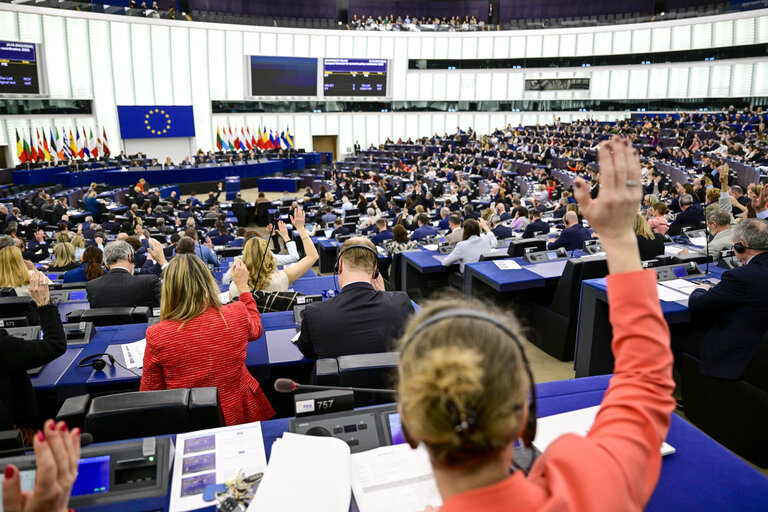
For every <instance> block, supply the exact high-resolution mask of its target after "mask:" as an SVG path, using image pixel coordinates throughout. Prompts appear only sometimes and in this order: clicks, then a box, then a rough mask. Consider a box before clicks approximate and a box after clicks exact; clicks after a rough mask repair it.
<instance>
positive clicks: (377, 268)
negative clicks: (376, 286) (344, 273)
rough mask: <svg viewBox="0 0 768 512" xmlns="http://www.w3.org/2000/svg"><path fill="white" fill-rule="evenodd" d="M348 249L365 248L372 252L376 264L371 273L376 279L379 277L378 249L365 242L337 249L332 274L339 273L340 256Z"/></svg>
mask: <svg viewBox="0 0 768 512" xmlns="http://www.w3.org/2000/svg"><path fill="white" fill-rule="evenodd" d="M350 249H365V250H367V251H371V252H372V253H373V255H374V257H375V261H376V264H375V268H376V271H375V272H374V273H373V278H374V279H378V278H379V251H377V250H376V249H374V248H372V247H369V246H367V245H365V244H354V245H350V246H348V247H345V248H343V249H342V250H341V251H339V255H338V256H337V257H336V264H335V265H334V266H333V273H334V274H338V273H339V262H340V261H341V257H342V256H343V255H344V253H345V252H347V251H348V250H350Z"/></svg>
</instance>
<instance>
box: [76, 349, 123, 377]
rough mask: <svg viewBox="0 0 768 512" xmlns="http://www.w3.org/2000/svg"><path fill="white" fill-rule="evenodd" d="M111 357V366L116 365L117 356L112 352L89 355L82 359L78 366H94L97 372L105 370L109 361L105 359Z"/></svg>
mask: <svg viewBox="0 0 768 512" xmlns="http://www.w3.org/2000/svg"><path fill="white" fill-rule="evenodd" d="M105 357H106V358H107V359H109V364H110V366H115V362H116V361H115V356H113V355H112V354H107V353H106V352H105V353H101V354H93V355H92V356H88V357H86V358H84V359H82V360H80V362H79V363H77V367H78V368H93V369H94V370H96V371H97V372H102V371H104V368H106V367H107V362H106V361H105V360H104V358H105Z"/></svg>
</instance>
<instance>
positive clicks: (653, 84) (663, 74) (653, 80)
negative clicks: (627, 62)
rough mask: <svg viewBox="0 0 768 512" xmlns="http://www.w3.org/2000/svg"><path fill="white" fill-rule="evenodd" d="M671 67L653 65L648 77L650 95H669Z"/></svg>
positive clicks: (659, 96)
mask: <svg viewBox="0 0 768 512" xmlns="http://www.w3.org/2000/svg"><path fill="white" fill-rule="evenodd" d="M668 82H669V68H660V67H653V68H651V73H650V75H649V78H648V97H649V98H664V97H666V96H667V84H668Z"/></svg>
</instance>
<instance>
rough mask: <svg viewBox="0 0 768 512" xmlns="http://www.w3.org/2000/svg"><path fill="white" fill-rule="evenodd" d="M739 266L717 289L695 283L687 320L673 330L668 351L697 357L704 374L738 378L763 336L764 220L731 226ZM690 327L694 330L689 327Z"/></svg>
mask: <svg viewBox="0 0 768 512" xmlns="http://www.w3.org/2000/svg"><path fill="white" fill-rule="evenodd" d="M733 241H734V245H736V247H739V245H738V244H741V245H742V246H743V248H744V250H743V251H742V252H736V259H738V260H739V261H740V262H741V263H742V264H743V266H741V267H738V268H735V269H733V270H729V271H727V272H724V273H723V275H722V279H721V281H720V282H719V283H717V285H715V286H714V287H712V288H710V287H709V286H707V285H704V284H702V285H700V286H699V287H698V288H696V289H695V290H694V291H693V292H692V293H691V296H690V298H689V299H688V307H689V308H690V310H691V315H692V319H693V322H692V323H691V324H686V325H687V327H688V328H687V329H685V332H683V329H680V328H678V329H673V336H672V348H673V350H674V351H675V353H676V355H679V354H680V353H681V352H686V353H690V354H692V355H694V356H698V357H699V368H700V370H701V372H702V373H703V374H704V375H709V376H712V377H718V378H721V379H738V378H739V377H741V374H742V373H743V372H744V370H745V369H746V367H747V366H748V365H749V363H750V361H751V360H752V358H753V357H754V355H755V353H756V352H757V350H758V348H759V347H760V345H761V343H762V341H763V338H764V337H765V335H766V333H768V294H766V293H765V289H766V286H768V221H765V220H763V219H744V220H742V221H741V222H740V223H738V224H737V225H736V227H734V228H733ZM692 326H695V328H692Z"/></svg>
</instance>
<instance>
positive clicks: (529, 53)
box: [525, 36, 543, 57]
mask: <svg viewBox="0 0 768 512" xmlns="http://www.w3.org/2000/svg"><path fill="white" fill-rule="evenodd" d="M525 39H526V41H525V45H526V46H525V56H526V57H541V52H542V44H543V41H542V40H543V37H541V36H528V37H526V38H525Z"/></svg>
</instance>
